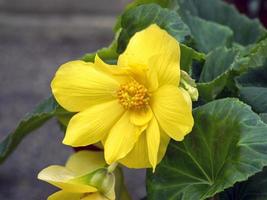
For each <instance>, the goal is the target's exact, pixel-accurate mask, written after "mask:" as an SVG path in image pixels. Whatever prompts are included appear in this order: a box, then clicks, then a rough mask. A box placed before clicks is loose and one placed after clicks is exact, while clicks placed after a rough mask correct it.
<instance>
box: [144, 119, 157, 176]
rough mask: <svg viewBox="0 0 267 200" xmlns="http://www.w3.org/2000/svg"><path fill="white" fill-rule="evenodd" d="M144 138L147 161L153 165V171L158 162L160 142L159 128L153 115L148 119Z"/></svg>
mask: <svg viewBox="0 0 267 200" xmlns="http://www.w3.org/2000/svg"><path fill="white" fill-rule="evenodd" d="M146 140H147V147H148V158H149V162H150V163H151V165H152V167H153V171H155V168H156V166H157V164H158V150H159V144H160V130H159V126H158V122H157V120H156V119H155V117H153V118H152V120H151V121H150V123H149V125H148V127H147V130H146Z"/></svg>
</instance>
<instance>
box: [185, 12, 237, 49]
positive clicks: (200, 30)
mask: <svg viewBox="0 0 267 200" xmlns="http://www.w3.org/2000/svg"><path fill="white" fill-rule="evenodd" d="M183 21H184V22H185V23H186V24H187V25H188V26H189V28H190V30H191V33H192V36H193V39H194V42H195V47H196V49H198V50H199V51H203V52H205V53H208V52H210V51H211V50H213V49H215V48H216V47H220V46H227V47H229V46H230V45H231V42H232V38H233V31H232V30H231V29H230V28H228V27H227V26H223V25H220V24H217V23H214V22H210V21H206V20H203V19H201V18H199V17H195V16H191V15H184V16H183Z"/></svg>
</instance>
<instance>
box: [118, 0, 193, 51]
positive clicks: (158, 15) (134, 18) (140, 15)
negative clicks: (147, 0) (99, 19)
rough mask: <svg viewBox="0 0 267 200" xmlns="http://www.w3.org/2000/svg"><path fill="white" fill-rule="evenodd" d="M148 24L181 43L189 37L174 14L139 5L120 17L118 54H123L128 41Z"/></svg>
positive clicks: (185, 26) (181, 22)
mask: <svg viewBox="0 0 267 200" xmlns="http://www.w3.org/2000/svg"><path fill="white" fill-rule="evenodd" d="M150 24H157V25H159V26H160V27H161V28H163V29H165V30H166V31H167V32H168V33H169V34H170V35H172V36H173V37H174V38H176V39H177V40H178V41H179V42H181V43H182V42H185V41H187V40H188V38H189V36H190V35H191V33H190V30H189V28H188V27H187V25H186V24H185V23H184V22H183V21H182V20H181V18H180V17H179V15H178V14H177V13H176V12H174V11H170V10H168V9H166V8H162V7H160V6H159V5H156V4H146V5H141V6H138V7H135V8H132V9H129V10H128V11H126V12H125V13H124V14H123V15H122V19H121V26H122V31H121V33H120V36H119V40H118V52H119V53H121V52H123V51H124V49H125V48H126V46H127V44H128V41H129V39H130V38H131V37H132V36H133V35H134V34H135V33H136V32H138V31H141V30H143V29H145V28H146V27H148V26H149V25H150Z"/></svg>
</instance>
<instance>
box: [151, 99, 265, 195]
mask: <svg viewBox="0 0 267 200" xmlns="http://www.w3.org/2000/svg"><path fill="white" fill-rule="evenodd" d="M193 115H194V120H195V125H194V128H193V130H192V132H191V133H190V134H189V135H188V136H186V138H185V140H184V141H182V142H174V141H172V142H171V143H170V145H169V148H168V151H167V154H166V156H165V158H164V159H163V161H162V162H161V163H160V164H159V166H158V167H157V169H156V172H155V173H154V174H153V173H152V172H151V173H149V174H148V179H147V189H148V199H151V200H154V199H155V200H158V199H161V200H170V199H175V200H180V199H181V200H182V199H183V200H196V199H198V200H202V199H206V198H209V197H212V196H214V195H215V194H216V193H218V192H221V191H223V190H224V189H226V188H229V187H231V186H233V185H234V183H236V182H240V181H244V180H246V179H247V178H248V177H249V176H251V175H253V174H255V173H257V172H259V171H261V170H262V168H263V166H265V165H267V124H265V123H263V122H262V121H261V120H260V117H259V116H258V115H257V114H256V113H254V112H253V111H251V109H250V107H249V106H247V105H246V104H244V103H242V102H240V101H238V100H237V99H230V98H228V99H220V100H216V101H213V102H210V103H208V104H205V105H204V106H200V107H198V108H196V109H195V110H194V111H193Z"/></svg>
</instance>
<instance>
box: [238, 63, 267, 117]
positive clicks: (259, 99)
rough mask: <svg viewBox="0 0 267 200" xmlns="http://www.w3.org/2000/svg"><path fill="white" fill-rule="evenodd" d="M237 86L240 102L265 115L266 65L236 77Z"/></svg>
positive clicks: (266, 94) (266, 111) (266, 109)
mask: <svg viewBox="0 0 267 200" xmlns="http://www.w3.org/2000/svg"><path fill="white" fill-rule="evenodd" d="M266 60H267V59H266ZM237 85H238V88H239V95H240V99H242V101H244V102H246V103H247V104H249V105H251V106H252V108H253V110H254V111H256V112H258V113H267V63H266V64H265V66H263V67H261V68H258V69H253V70H250V71H248V72H247V73H245V74H243V75H242V76H240V77H238V78H237Z"/></svg>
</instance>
